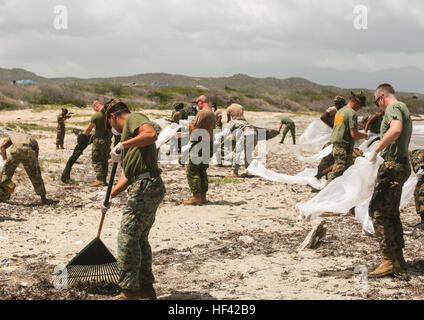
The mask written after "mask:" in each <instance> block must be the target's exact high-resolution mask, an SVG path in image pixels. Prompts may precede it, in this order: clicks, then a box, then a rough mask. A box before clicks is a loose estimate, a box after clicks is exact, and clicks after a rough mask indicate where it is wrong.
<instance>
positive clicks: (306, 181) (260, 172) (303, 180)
mask: <svg viewBox="0 0 424 320" xmlns="http://www.w3.org/2000/svg"><path fill="white" fill-rule="evenodd" d="M247 172H248V174H250V175H254V176H258V177H261V178H264V179H266V180H269V181H273V182H280V183H286V184H298V185H309V186H311V187H313V188H315V189H318V190H321V189H322V188H324V187H325V183H326V181H325V179H321V180H318V179H317V178H315V175H316V174H317V172H318V169H317V168H315V169H312V168H307V169H305V170H304V171H302V172H301V173H299V174H298V175H296V176H289V175H285V174H279V173H276V172H273V171H271V170H268V169H266V168H265V167H264V166H263V165H262V164H261V163H260V162H259V161H258V160H253V161H252V163H251V164H250V166H249V167H248V168H247Z"/></svg>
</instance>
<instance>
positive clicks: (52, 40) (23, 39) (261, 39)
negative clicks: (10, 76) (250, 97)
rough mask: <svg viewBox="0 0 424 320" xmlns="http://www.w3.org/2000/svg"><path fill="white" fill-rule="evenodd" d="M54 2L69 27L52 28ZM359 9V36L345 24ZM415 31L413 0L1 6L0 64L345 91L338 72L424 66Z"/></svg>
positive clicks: (162, 0)
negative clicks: (268, 79)
mask: <svg viewBox="0 0 424 320" xmlns="http://www.w3.org/2000/svg"><path fill="white" fill-rule="evenodd" d="M62 4H63V5H66V6H67V7H68V9H69V29H68V30H66V31H57V30H55V29H54V28H53V19H54V13H53V8H54V7H55V5H62ZM358 4H363V5H366V6H367V7H368V8H369V29H368V30H362V31H358V30H355V29H354V28H353V20H354V17H355V16H354V13H353V9H354V6H355V5H358ZM423 29H424V3H423V2H422V1H417V0H409V1H407V0H396V1H395V0H384V1H383V0H363V1H361V0H358V1H354V0H347V1H335V0H321V1H316V0H286V1H276V0H262V1H257V0H215V1H206V0H184V1H183V0H156V1H148V0H142V1H140V0H122V1H115V0H90V1H82V0H72V1H71V0H62V1H60V2H58V1H56V0H40V1H32V0H20V1H19V2H16V1H12V0H0V39H1V44H2V46H1V47H0V61H2V62H1V66H2V67H23V68H26V69H28V70H30V71H33V72H36V73H38V74H40V75H43V76H49V77H52V76H54V77H57V76H77V77H97V76H116V75H130V74H137V73H145V72H169V73H179V74H187V75H197V76H225V75H231V74H234V73H240V72H242V73H247V74H249V75H252V76H276V77H283V76H284V77H285V76H291V75H293V76H294V75H296V76H307V77H309V78H310V79H311V80H314V81H327V82H328V81H329V80H330V81H331V83H329V84H334V85H339V86H347V83H349V86H350V85H351V82H349V81H346V79H348V78H349V77H348V75H346V74H345V73H349V72H355V73H361V72H362V73H364V72H376V71H382V70H386V69H396V68H408V67H415V68H421V69H424V43H423V42H422V41H420V40H421V39H420V35H422V33H423ZM405 70H406V69H405ZM408 70H409V69H408ZM326 72H327V75H328V74H331V76H332V77H334V79H332V78H331V79H328V78H329V77H328V76H325V75H324V74H325V73H326ZM383 74H384V73H383ZM364 77H366V74H365V73H364ZM355 79H357V80H355V81H356V82H358V83H357V85H356V86H357V87H361V83H360V82H361V80H360V76H359V77H355ZM356 82H355V83H356ZM364 82H366V81H365V80H364ZM400 85H401V86H402V89H404V90H405V89H408V88H410V87H411V84H410V83H409V82H406V83H405V81H403V82H402V83H400ZM413 89H416V88H415V87H414V88H413ZM413 89H412V88H411V90H413Z"/></svg>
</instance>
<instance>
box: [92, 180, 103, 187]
mask: <svg viewBox="0 0 424 320" xmlns="http://www.w3.org/2000/svg"><path fill="white" fill-rule="evenodd" d="M90 187H92V188H98V187H103V181H102V180H96V182H94V183H93V184H92V185H91V186H90Z"/></svg>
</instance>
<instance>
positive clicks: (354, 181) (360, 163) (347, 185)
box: [296, 157, 383, 221]
mask: <svg viewBox="0 0 424 320" xmlns="http://www.w3.org/2000/svg"><path fill="white" fill-rule="evenodd" d="M382 162H383V159H382V158H381V157H378V159H377V162H376V163H374V164H373V163H370V162H369V161H368V160H366V159H365V158H363V157H359V158H357V159H356V162H355V164H354V165H353V166H351V167H350V168H349V169H348V170H346V171H345V173H344V174H343V176H341V177H338V178H336V179H334V180H333V181H332V182H331V183H330V184H329V185H328V186H327V187H325V188H324V189H323V190H322V191H321V192H320V193H318V194H317V195H316V196H315V197H314V198H312V199H311V200H309V201H308V202H306V203H298V204H297V205H296V210H298V211H299V212H300V214H301V215H302V216H303V217H305V218H306V219H307V220H308V221H310V220H312V219H315V218H317V217H319V216H320V215H321V214H322V213H324V212H340V213H347V212H348V211H349V210H350V209H351V208H353V207H355V206H357V205H359V204H361V203H362V202H364V201H366V200H367V199H368V198H369V197H370V195H372V192H373V190H374V185H375V181H376V178H377V172H378V168H379V166H380V165H381V163H382Z"/></svg>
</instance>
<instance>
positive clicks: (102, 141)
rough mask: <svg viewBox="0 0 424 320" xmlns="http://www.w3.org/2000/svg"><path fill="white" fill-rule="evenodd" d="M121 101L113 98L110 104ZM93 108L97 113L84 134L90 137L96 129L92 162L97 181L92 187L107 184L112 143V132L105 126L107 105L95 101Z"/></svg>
mask: <svg viewBox="0 0 424 320" xmlns="http://www.w3.org/2000/svg"><path fill="white" fill-rule="evenodd" d="M117 102H119V100H117V99H112V100H111V101H109V102H108V103H107V104H106V105H108V104H114V103H117ZM93 110H94V111H96V113H95V114H94V115H93V116H92V117H91V121H90V124H89V125H88V128H87V129H86V130H85V131H84V134H85V135H86V136H87V137H88V136H89V135H90V133H91V131H92V130H93V129H95V133H94V137H93V145H92V154H91V155H92V156H91V159H92V163H93V168H94V171H95V173H96V181H95V182H94V183H93V184H92V185H91V187H101V186H107V182H106V179H107V174H108V171H109V166H108V160H109V152H110V146H111V144H112V133H111V131H110V130H109V129H107V128H106V126H105V115H104V111H105V107H104V106H103V105H102V104H101V103H100V102H99V101H94V103H93Z"/></svg>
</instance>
